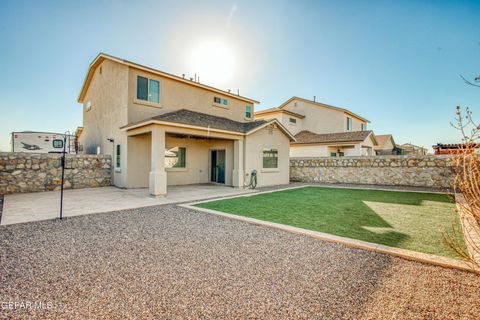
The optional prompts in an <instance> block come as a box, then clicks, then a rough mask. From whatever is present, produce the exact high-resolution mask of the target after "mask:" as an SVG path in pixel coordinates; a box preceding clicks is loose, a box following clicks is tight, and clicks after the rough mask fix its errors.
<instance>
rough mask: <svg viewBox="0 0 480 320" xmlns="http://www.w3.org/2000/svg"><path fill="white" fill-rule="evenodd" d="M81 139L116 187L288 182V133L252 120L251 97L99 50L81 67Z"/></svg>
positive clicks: (162, 189)
mask: <svg viewBox="0 0 480 320" xmlns="http://www.w3.org/2000/svg"><path fill="white" fill-rule="evenodd" d="M78 102H79V103H82V104H83V131H82V133H81V136H80V144H81V145H82V148H83V151H84V153H87V154H96V153H102V154H111V155H112V159H113V163H114V173H113V181H114V184H115V185H116V186H118V187H125V188H143V187H149V189H150V193H151V194H152V195H155V196H159V195H164V194H166V193H167V186H168V185H186V184H200V183H218V184H224V185H228V186H235V187H240V188H241V187H244V186H245V185H246V184H247V183H248V181H249V179H250V176H251V173H252V171H253V170H256V171H257V177H258V185H259V186H266V185H275V184H287V183H288V182H289V144H290V142H293V141H295V139H294V137H293V135H292V134H291V133H290V132H289V131H288V130H287V129H286V128H284V126H283V125H282V123H281V122H280V121H278V120H275V119H271V120H263V119H262V120H258V121H255V119H254V110H255V104H256V103H258V102H257V101H255V100H253V99H250V98H246V97H243V96H239V95H234V94H232V93H229V92H226V91H222V90H219V89H216V88H213V87H210V86H207V85H204V84H201V83H198V82H194V81H191V80H188V79H185V78H182V77H178V76H175V75H172V74H169V73H165V72H162V71H159V70H156V69H152V68H149V67H146V66H142V65H139V64H137V63H133V62H130V61H127V60H123V59H119V58H116V57H113V56H110V55H106V54H103V53H101V54H99V55H98V56H97V57H96V58H95V59H94V60H93V62H92V63H91V64H90V66H89V68H88V73H87V76H86V78H85V81H84V83H83V86H82V89H81V92H80V95H79V98H78Z"/></svg>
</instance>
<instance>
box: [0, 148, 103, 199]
mask: <svg viewBox="0 0 480 320" xmlns="http://www.w3.org/2000/svg"><path fill="white" fill-rule="evenodd" d="M111 166H112V161H111V158H110V156H107V155H98V156H97V155H67V158H66V166H65V184H64V187H65V188H66V189H79V188H92V187H104V186H109V185H111ZM60 185H61V155H60V154H51V153H50V154H31V153H7V152H2V153H0V194H9V193H17V192H39V191H51V190H59V189H60Z"/></svg>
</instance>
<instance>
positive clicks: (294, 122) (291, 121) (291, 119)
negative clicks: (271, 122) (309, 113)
mask: <svg viewBox="0 0 480 320" xmlns="http://www.w3.org/2000/svg"><path fill="white" fill-rule="evenodd" d="M288 122H290V124H297V119H295V118H290V119H288Z"/></svg>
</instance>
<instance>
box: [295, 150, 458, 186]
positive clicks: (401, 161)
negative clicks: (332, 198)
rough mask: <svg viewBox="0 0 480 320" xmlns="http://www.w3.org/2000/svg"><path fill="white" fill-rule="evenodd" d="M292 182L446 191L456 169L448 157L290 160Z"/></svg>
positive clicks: (450, 184)
mask: <svg viewBox="0 0 480 320" xmlns="http://www.w3.org/2000/svg"><path fill="white" fill-rule="evenodd" d="M290 180H292V181H303V182H325V183H352V184H376V185H390V186H415V187H428V188H438V189H447V188H450V187H451V186H452V183H453V180H454V168H453V163H452V162H451V161H450V158H449V156H448V155H444V156H434V155H428V156H371V157H338V158H291V159H290Z"/></svg>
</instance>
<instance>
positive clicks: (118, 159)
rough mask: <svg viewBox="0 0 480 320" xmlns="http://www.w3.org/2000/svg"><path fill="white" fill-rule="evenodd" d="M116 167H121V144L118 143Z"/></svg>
mask: <svg viewBox="0 0 480 320" xmlns="http://www.w3.org/2000/svg"><path fill="white" fill-rule="evenodd" d="M115 167H117V168H120V145H119V144H117V155H116V157H115Z"/></svg>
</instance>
